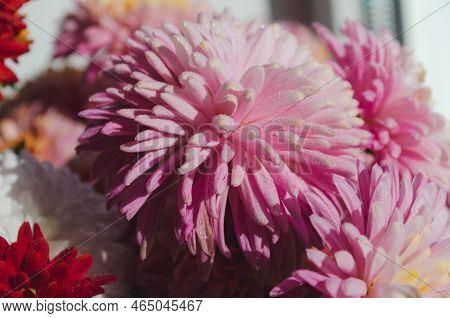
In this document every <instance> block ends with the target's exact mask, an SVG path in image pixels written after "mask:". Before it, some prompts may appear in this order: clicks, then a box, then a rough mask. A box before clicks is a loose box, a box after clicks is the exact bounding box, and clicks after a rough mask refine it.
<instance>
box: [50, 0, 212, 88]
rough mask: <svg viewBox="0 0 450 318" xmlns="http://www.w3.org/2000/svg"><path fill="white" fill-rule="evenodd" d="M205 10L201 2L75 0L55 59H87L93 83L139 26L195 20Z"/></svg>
mask: <svg viewBox="0 0 450 318" xmlns="http://www.w3.org/2000/svg"><path fill="white" fill-rule="evenodd" d="M206 8H207V6H206V4H205V3H204V2H203V0H77V6H76V9H75V11H74V12H73V13H71V14H69V15H68V16H67V17H66V18H65V19H64V21H63V23H62V27H61V29H62V31H61V34H60V35H59V36H58V40H57V42H56V47H55V56H56V57H66V56H69V55H72V54H74V53H78V54H81V55H83V56H86V57H88V58H89V59H90V60H91V63H90V65H89V67H88V70H87V78H88V79H89V80H90V81H93V80H95V79H96V76H97V74H98V72H99V71H101V70H102V69H105V68H108V67H110V66H111V62H110V61H109V59H108V55H109V54H123V53H125V50H126V46H125V39H126V38H127V37H129V36H130V35H132V33H133V32H134V31H135V30H137V29H138V28H139V27H140V26H141V25H142V24H149V25H152V26H159V25H160V24H161V23H162V22H163V21H172V22H175V21H180V20H184V19H189V20H190V19H195V17H196V15H197V14H198V13H199V12H200V11H201V10H205V9H206Z"/></svg>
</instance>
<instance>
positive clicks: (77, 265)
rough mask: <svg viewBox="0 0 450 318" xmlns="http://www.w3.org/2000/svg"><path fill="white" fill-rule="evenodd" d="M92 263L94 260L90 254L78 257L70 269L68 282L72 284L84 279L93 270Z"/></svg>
mask: <svg viewBox="0 0 450 318" xmlns="http://www.w3.org/2000/svg"><path fill="white" fill-rule="evenodd" d="M92 262H93V260H92V256H91V255H90V254H85V255H81V256H79V257H77V258H76V259H75V260H74V261H73V263H72V266H71V267H70V271H69V277H67V282H72V281H75V280H78V279H81V278H82V277H84V276H85V275H86V274H87V272H88V271H89V269H90V268H91V266H92Z"/></svg>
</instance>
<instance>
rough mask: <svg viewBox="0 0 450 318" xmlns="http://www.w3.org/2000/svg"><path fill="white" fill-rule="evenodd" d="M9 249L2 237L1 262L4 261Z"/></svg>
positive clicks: (0, 241) (0, 238)
mask: <svg viewBox="0 0 450 318" xmlns="http://www.w3.org/2000/svg"><path fill="white" fill-rule="evenodd" d="M8 247H9V244H8V242H7V241H6V240H5V239H4V238H3V237H1V236H0V260H2V259H4V257H5V253H6V249H7V248H8Z"/></svg>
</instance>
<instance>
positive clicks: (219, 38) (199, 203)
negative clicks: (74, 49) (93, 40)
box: [80, 14, 367, 268]
mask: <svg viewBox="0 0 450 318" xmlns="http://www.w3.org/2000/svg"><path fill="white" fill-rule="evenodd" d="M128 47H129V52H130V53H129V54H127V55H123V56H120V57H116V58H115V59H114V61H115V66H114V68H113V71H114V72H115V74H116V76H117V77H120V78H121V79H122V81H121V82H119V83H118V84H119V88H111V89H108V90H107V91H106V92H105V93H101V94H97V95H95V96H94V97H93V98H92V102H93V103H94V104H95V105H96V106H97V107H96V108H93V109H91V110H87V111H85V112H83V113H82V116H83V117H85V118H87V119H89V120H90V121H91V125H90V127H89V128H88V129H87V131H86V132H85V134H84V136H82V138H81V142H82V145H81V147H80V149H81V150H94V151H101V155H100V157H99V159H98V160H97V164H96V166H95V167H94V173H95V174H97V175H101V174H106V175H109V176H112V180H111V181H112V182H111V185H110V191H109V194H108V197H109V199H110V200H116V201H119V202H120V206H121V210H122V213H124V214H125V215H126V216H127V218H128V219H131V218H133V217H134V216H135V215H136V214H138V212H139V211H140V213H139V214H138V239H139V241H140V243H141V244H143V246H144V247H145V246H146V245H147V243H148V241H149V240H150V239H149V237H151V234H152V232H153V230H152V229H153V228H154V227H155V226H156V224H157V223H156V222H157V219H156V217H155V214H154V213H153V211H152V210H151V209H149V208H148V204H149V203H148V202H149V201H150V200H151V199H152V195H154V194H155V193H158V192H159V191H161V190H164V189H165V186H162V185H163V184H164V183H165V182H166V181H167V180H168V179H169V177H170V176H174V175H177V173H175V174H174V173H173V172H175V171H177V172H178V175H181V180H180V184H179V195H178V203H179V225H178V227H177V229H176V231H177V236H178V238H179V240H180V242H183V243H184V244H186V245H187V247H188V248H189V250H190V251H191V252H192V253H194V254H195V253H198V252H201V253H203V254H204V256H205V259H207V258H208V257H211V256H213V255H214V253H215V246H216V245H217V246H218V248H219V250H220V251H221V252H222V254H224V255H226V256H230V254H231V253H230V250H229V248H228V246H227V243H226V238H225V231H224V223H225V222H226V216H225V211H226V206H227V205H229V206H230V207H231V211H232V213H231V214H232V215H231V219H232V222H233V225H234V231H235V234H236V237H237V239H238V241H239V244H240V246H241V249H242V251H243V253H244V255H245V256H246V258H247V259H248V261H249V262H250V263H251V264H252V265H254V266H255V267H256V268H261V267H262V266H263V264H265V263H266V262H267V260H268V259H269V258H270V253H271V251H270V250H271V248H270V247H271V245H272V244H275V243H276V242H277V241H278V239H279V237H280V235H282V234H283V233H285V232H286V231H287V228H288V224H289V220H290V219H291V218H292V217H298V216H299V215H300V214H299V213H300V212H299V210H300V208H299V205H298V202H297V197H298V194H299V192H300V190H301V189H304V188H306V187H307V186H311V187H317V188H320V189H323V190H327V189H331V182H330V180H331V176H332V174H333V173H337V174H341V175H345V176H352V175H354V174H355V173H356V160H355V156H356V155H357V154H358V152H359V148H360V143H361V142H362V141H363V140H364V139H365V138H367V133H366V132H365V131H363V130H360V129H359V128H358V127H360V126H361V125H362V121H361V120H360V119H359V118H358V117H357V114H358V111H357V106H356V102H355V101H354V100H353V99H352V91H351V90H350V87H349V85H348V83H346V82H344V81H342V80H340V79H338V80H333V78H334V73H333V71H332V69H331V68H330V67H328V66H325V65H322V64H320V63H318V62H316V61H315V60H314V59H313V58H312V57H311V56H310V54H309V51H307V50H305V49H304V48H303V47H302V46H299V45H298V43H297V41H296V39H295V37H294V36H292V35H291V34H289V33H287V32H286V31H284V30H283V29H282V28H280V27H279V26H277V25H271V26H262V25H259V24H256V23H250V24H246V25H242V24H240V23H239V22H237V21H235V20H234V19H232V18H230V17H228V16H227V15H226V14H225V15H222V16H220V17H218V18H213V17H212V16H210V15H206V14H204V15H200V17H199V22H197V23H194V22H183V23H181V24H180V25H179V26H175V25H173V24H164V27H163V28H161V29H158V28H150V27H142V28H141V30H140V31H138V32H136V33H135V36H134V37H133V38H131V39H129V40H128ZM146 204H147V206H146ZM299 219H300V220H301V218H299ZM296 224H300V225H298V226H299V227H302V226H305V225H304V223H302V222H298V223H297V222H296ZM302 233H303V234H304V235H306V230H304V231H302Z"/></svg>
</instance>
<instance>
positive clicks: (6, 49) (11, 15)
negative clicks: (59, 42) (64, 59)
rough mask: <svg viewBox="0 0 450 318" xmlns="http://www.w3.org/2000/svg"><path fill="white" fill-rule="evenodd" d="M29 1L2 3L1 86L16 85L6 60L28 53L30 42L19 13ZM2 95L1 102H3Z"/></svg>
mask: <svg viewBox="0 0 450 318" xmlns="http://www.w3.org/2000/svg"><path fill="white" fill-rule="evenodd" d="M26 2H28V0H2V1H0V84H9V85H10V84H14V83H15V82H17V77H16V75H15V74H14V73H13V72H12V71H11V70H10V69H9V68H8V67H7V66H6V64H5V60H6V59H8V58H10V59H13V60H14V61H17V58H18V57H19V56H20V55H22V54H24V53H26V52H28V47H29V45H30V41H29V40H28V39H27V37H26V33H27V32H26V25H25V23H24V21H23V20H24V17H23V16H22V15H20V14H19V13H18V12H17V11H18V10H19V9H20V8H21V7H22V5H23V4H25V3H26ZM1 98H2V97H1V93H0V100H1Z"/></svg>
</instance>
